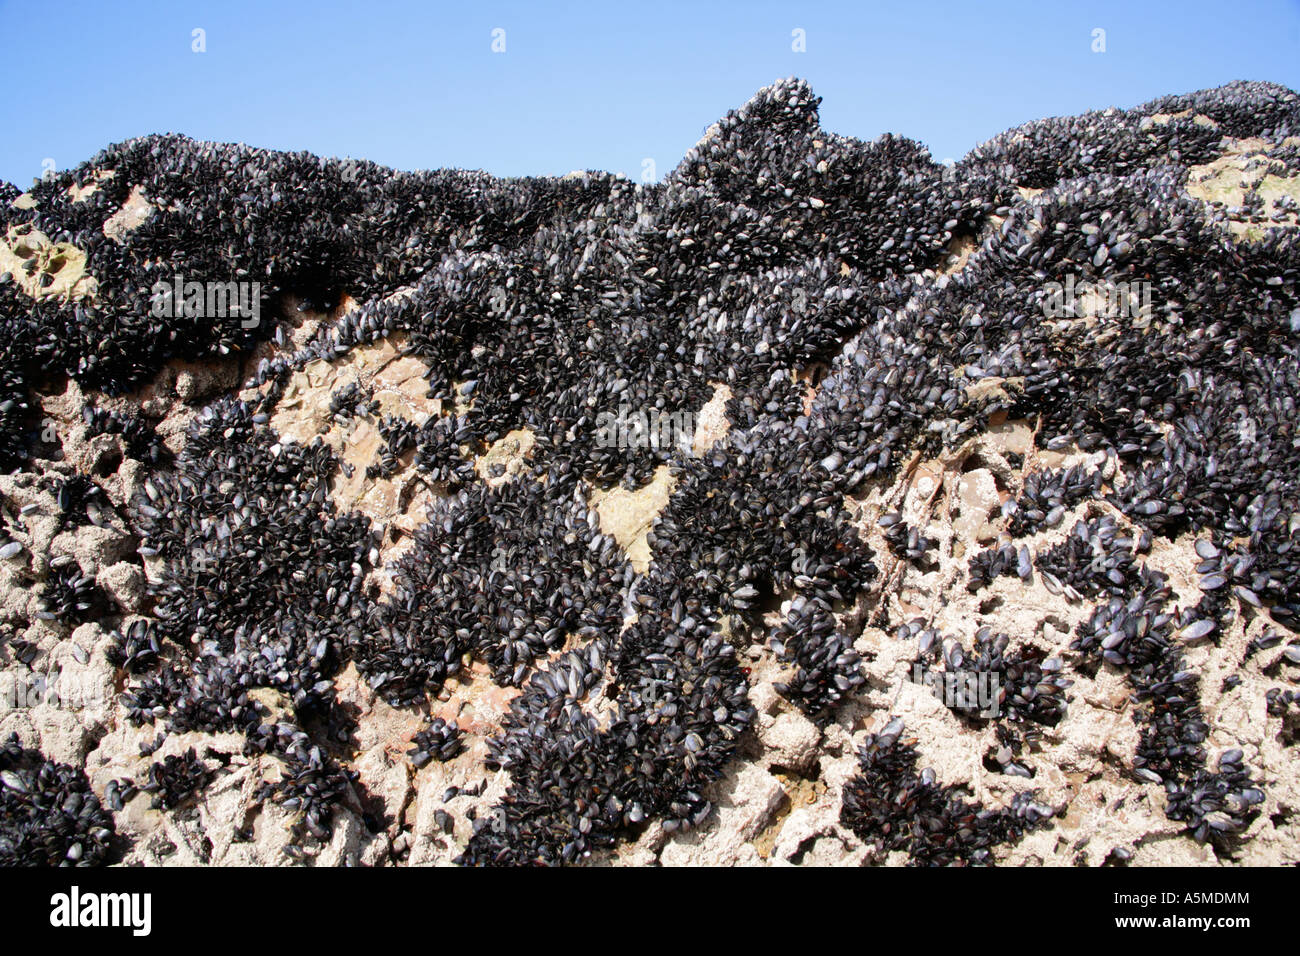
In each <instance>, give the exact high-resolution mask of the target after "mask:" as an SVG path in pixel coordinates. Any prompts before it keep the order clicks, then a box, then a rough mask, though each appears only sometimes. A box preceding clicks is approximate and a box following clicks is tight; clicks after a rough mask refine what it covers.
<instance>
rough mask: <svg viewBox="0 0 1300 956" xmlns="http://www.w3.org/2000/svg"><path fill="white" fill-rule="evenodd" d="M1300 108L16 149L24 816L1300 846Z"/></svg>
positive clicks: (263, 830)
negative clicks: (658, 133)
mask: <svg viewBox="0 0 1300 956" xmlns="http://www.w3.org/2000/svg"><path fill="white" fill-rule="evenodd" d="M1298 149H1300V101H1298V100H1297V97H1296V94H1294V93H1293V92H1291V91H1289V90H1285V89H1283V88H1280V87H1276V86H1272V85H1269V84H1233V85H1231V86H1229V87H1224V88H1222V89H1219V90H1211V91H1203V92H1201V93H1195V94H1187V95H1183V96H1171V97H1165V98H1162V99H1161V100H1158V101H1155V102H1153V103H1150V104H1146V105H1143V106H1140V107H1137V108H1135V109H1132V110H1128V111H1121V110H1107V111H1104V112H1099V113H1090V114H1087V115H1085V116H1082V117H1073V118H1064V119H1052V120H1043V121H1040V122H1037V123H1031V124H1027V125H1026V126H1024V127H1021V128H1019V129H1016V130H1012V131H1009V132H1007V133H1005V134H1003V135H1001V136H999V137H996V138H995V139H993V140H991V141H990V142H989V143H987V144H985V145H983V146H981V147H979V148H977V149H976V150H974V151H972V153H971V154H970V155H969V156H967V157H966V158H965V159H964V160H963V161H962V162H961V163H958V164H956V166H954V167H950V168H945V167H940V166H938V165H936V164H934V163H933V162H932V161H931V160H930V158H929V156H928V154H927V153H926V152H925V151H924V150H923V149H922V148H921V147H920V146H919V145H918V144H915V143H912V142H910V141H908V140H905V139H902V138H899V137H892V136H885V137H882V138H881V139H879V140H877V141H875V142H873V143H863V142H860V141H857V140H853V139H849V138H846V137H841V136H838V135H835V134H832V133H828V132H826V131H824V130H822V129H821V128H820V126H819V125H818V118H817V99H816V98H815V97H814V96H813V95H812V92H811V91H810V90H809V89H808V88H807V86H806V85H805V84H803V83H801V82H798V81H793V80H787V81H781V82H779V83H777V84H776V85H774V86H773V87H769V88H767V89H765V90H763V91H760V93H759V94H758V95H757V96H756V97H755V98H754V99H753V100H752V101H751V102H750V103H749V104H747V105H746V106H745V107H743V108H742V109H740V110H738V111H736V112H734V113H731V114H728V116H727V117H725V118H724V119H723V120H721V121H720V122H719V123H718V124H715V126H714V127H712V128H711V130H710V134H709V135H708V136H707V137H706V138H705V140H702V141H701V142H700V143H699V144H697V146H696V148H695V149H693V150H692V151H691V152H690V153H689V154H688V155H687V156H686V158H685V159H683V161H682V163H681V165H680V166H679V167H678V169H677V170H675V171H674V172H673V173H672V174H671V175H670V176H669V177H668V180H667V181H666V182H665V183H664V184H662V185H656V186H634V185H633V184H631V183H629V182H627V181H626V180H622V179H619V178H617V177H611V176H607V175H603V174H595V173H584V174H578V175H576V176H570V177H564V178H563V179H560V180H551V179H544V180H543V179H539V180H522V181H508V182H506V181H497V180H493V179H492V178H491V177H487V176H484V175H482V174H476V173H463V172H455V171H440V172H435V173H401V172H394V171H391V170H386V169H382V168H380V167H375V166H373V165H370V164H356V163H351V164H350V165H349V166H347V167H346V168H345V167H344V164H340V163H338V162H336V161H332V160H320V159H317V158H316V157H311V156H306V155H304V154H276V153H269V152H265V151H260V150H254V149H249V148H246V147H242V146H240V147H235V146H216V145H212V144H201V143H194V142H192V141H189V140H186V139H184V138H182V137H174V136H168V137H147V138H144V139H140V140H133V141H130V142H128V143H125V144H121V145H118V146H113V147H110V148H109V149H107V150H105V151H104V152H103V153H101V154H100V155H99V156H97V157H95V158H94V159H92V160H91V161H89V162H88V163H86V164H84V165H83V166H80V167H78V168H77V169H75V170H72V171H70V172H67V173H63V174H60V175H59V176H58V177H56V178H55V179H53V180H51V181H48V182H43V183H40V184H38V185H37V186H36V187H34V188H33V189H32V190H31V191H29V192H27V193H22V194H19V192H18V191H17V190H16V189H14V188H13V187H9V186H7V185H5V184H0V204H2V206H3V208H0V219H2V220H3V222H0V226H2V227H3V236H2V238H0V273H4V274H5V281H4V282H2V283H0V323H3V325H4V328H3V330H0V331H3V333H4V334H3V338H2V340H0V349H3V351H4V355H3V356H0V392H2V393H3V394H0V464H2V465H3V466H4V467H5V468H7V469H9V471H8V473H7V474H4V475H0V506H2V508H3V520H4V530H3V532H2V533H0V747H4V748H5V749H4V750H0V773H2V774H3V775H2V776H0V860H3V861H5V862H16V863H28V864H39V865H48V864H52V863H57V862H59V861H61V860H62V861H65V862H69V863H77V864H83V865H85V864H98V863H103V862H110V863H123V864H132V863H145V864H213V865H224V864H249V863H255V864H266V865H291V864H314V865H344V864H349V865H433V864H451V863H455V862H460V863H476V864H495V863H512V864H519V863H534V862H540V863H565V862H568V863H574V862H585V863H587V864H589V865H625V864H626V865H644V864H652V863H656V862H657V863H661V864H664V865H696V864H713V865H861V864H865V863H885V864H898V865H902V864H908V863H913V864H915V863H923V864H936V863H963V864H969V863H992V864H999V865H1008V864H1009V865H1044V864H1059V865H1123V864H1132V865H1155V864H1165V865H1167V864H1178V865H1201V864H1224V863H1236V864H1269V865H1274V864H1295V863H1297V862H1300V821H1298V820H1297V817H1296V813H1297V808H1300V773H1298V772H1297V768H1296V761H1295V753H1296V751H1295V746H1296V739H1297V727H1298V726H1300V702H1298V701H1297V697H1298V696H1300V695H1298V694H1297V687H1296V677H1297V674H1300V641H1298V640H1297V638H1296V628H1297V627H1298V626H1300V438H1297V435H1296V432H1295V422H1296V403H1297V400H1298V399H1300V367H1298V365H1297V345H1298V343H1300V287H1298V279H1300V272H1298V271H1297V266H1298V264H1300V255H1298V253H1297V249H1298V246H1297V240H1296V236H1295V226H1296V224H1297V211H1298V209H1300V207H1298V206H1297V200H1298V199H1300V186H1298V185H1297V184H1300V153H1298V152H1297V150H1298ZM176 275H181V276H182V278H183V279H184V281H196V282H200V283H205V284H209V285H210V284H212V283H227V282H237V283H239V282H244V283H252V282H257V283H258V284H259V285H258V288H257V289H255V290H253V295H254V297H255V299H254V301H255V302H256V303H257V305H258V315H259V316H260V318H259V319H258V320H257V321H256V322H253V323H251V324H249V323H248V321H247V319H248V316H247V315H239V314H232V313H229V312H228V311H226V310H222V311H220V312H219V314H218V313H214V312H213V311H212V310H211V308H210V305H211V300H210V299H208V300H206V301H204V302H201V303H199V307H198V309H197V311H198V312H199V314H197V315H188V316H187V315H184V314H181V315H177V314H174V313H173V314H166V313H165V312H163V311H161V310H159V309H158V308H156V306H157V303H158V296H157V291H156V287H155V283H163V284H164V286H167V285H170V284H171V283H172V281H173V277H174V276H176ZM1067 280H1069V286H1068V288H1069V289H1070V290H1071V291H1074V290H1076V289H1077V301H1078V308H1073V307H1071V308H1068V309H1064V310H1063V309H1061V308H1053V307H1052V306H1053V304H1054V299H1053V297H1054V296H1056V295H1060V293H1061V285H1062V284H1065V283H1066V281H1067ZM1119 283H1123V286H1122V287H1121V288H1119V289H1118V290H1116V289H1115V286H1116V285H1117V284H1119ZM209 294H210V293H209ZM1056 304H1058V305H1059V302H1057V303H1056ZM621 409H630V410H631V412H632V413H633V415H634V416H635V415H640V416H643V418H644V421H645V422H648V423H649V425H648V430H647V426H644V425H643V426H640V427H638V428H635V429H632V430H630V431H629V430H627V429H620V430H619V431H618V432H617V434H615V435H614V436H613V438H612V440H611V433H610V432H609V431H608V429H606V430H604V431H602V429H601V428H600V427H598V424H597V422H598V420H599V416H600V415H601V413H608V414H611V415H613V414H619V415H620V416H622V412H621ZM665 422H666V423H668V424H667V425H663V428H664V429H665V430H664V431H663V432H662V434H661V433H660V431H659V428H660V425H659V424H656V423H665ZM681 428H684V429H685V430H686V435H685V439H686V440H684V441H678V440H677V438H679V437H681V436H679V435H677V434H676V433H675V432H674V433H672V434H670V430H671V429H681ZM966 677H971V678H974V679H976V680H977V681H980V680H982V681H984V683H983V684H979V685H978V686H979V688H980V689H982V690H986V691H987V690H988V689H989V686H990V685H989V681H990V680H995V681H996V683H995V684H994V685H993V686H992V691H991V694H992V696H991V699H989V700H984V699H980V697H979V693H977V692H976V691H975V690H974V689H972V691H971V695H969V696H964V695H963V694H961V693H956V692H955V689H957V688H959V687H961V686H966V685H960V684H958V683H956V681H957V680H958V679H964V678H966ZM945 680H947V681H948V682H949V683H948V685H947V686H948V691H949V692H948V693H947V694H946V695H945V694H942V693H941V694H938V695H936V693H934V692H932V690H931V689H930V686H928V685H927V683H926V681H930V682H931V684H934V685H936V686H938V687H939V688H940V689H941V690H942V689H943V687H944V686H945V685H944V681H945ZM969 686H970V687H972V688H974V687H975V686H976V685H969ZM11 734H12V735H15V736H16V739H15V740H13V741H12V742H10V735H11ZM33 834H38V835H37V836H33Z"/></svg>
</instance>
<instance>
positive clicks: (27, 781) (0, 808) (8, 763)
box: [0, 735, 114, 866]
mask: <svg viewBox="0 0 1300 956" xmlns="http://www.w3.org/2000/svg"><path fill="white" fill-rule="evenodd" d="M113 832H114V826H113V817H112V814H110V813H109V812H108V811H107V810H106V809H105V808H104V807H102V806H101V805H100V802H99V798H98V797H97V796H95V793H94V791H92V790H91V789H90V782H89V781H88V780H87V779H86V775H85V773H83V772H82V771H81V770H79V769H77V768H76V767H72V766H69V765H68V764H65V763H56V762H55V761H53V760H46V759H45V757H44V756H43V755H42V754H41V753H40V751H38V750H28V749H24V748H23V747H22V746H21V745H20V744H19V742H18V737H17V735H13V736H11V737H10V738H9V739H8V740H7V741H6V742H5V745H4V747H2V748H0V866H33V865H35V866H96V865H98V864H101V863H103V862H105V860H106V859H107V858H108V856H109V854H110V851H111V850H112V842H113Z"/></svg>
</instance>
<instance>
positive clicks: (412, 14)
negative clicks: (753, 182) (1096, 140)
mask: <svg viewBox="0 0 1300 956" xmlns="http://www.w3.org/2000/svg"><path fill="white" fill-rule="evenodd" d="M195 28H201V29H202V30H204V31H205V39H206V47H207V49H206V52H204V53H195V52H193V51H192V49H191V47H192V42H193V41H192V31H193V30H194V29H195ZM496 28H501V29H503V30H504V31H505V46H506V49H505V52H504V53H493V52H492V42H493V36H492V31H493V30H494V29H496ZM1095 28H1101V29H1104V30H1105V31H1106V33H1105V41H1106V50H1105V52H1104V53H1094V52H1093V51H1092V45H1093V37H1092V31H1093V30H1094V29H1095ZM795 29H800V30H803V31H804V36H805V37H806V41H805V42H806V52H802V53H798V52H794V51H793V50H792V42H793V41H792V31H793V30H795ZM0 62H3V63H4V64H5V68H6V74H7V76H8V89H9V91H10V93H9V95H8V96H5V97H3V98H0V128H2V129H3V131H4V132H3V135H0V178H3V179H6V180H9V181H10V182H13V183H15V184H17V185H20V186H23V187H26V186H28V185H30V183H31V180H32V179H33V178H34V177H36V176H39V175H40V173H41V169H42V163H43V162H44V161H45V160H46V159H50V160H53V163H54V165H55V166H56V167H57V168H65V167H68V166H73V165H76V164H77V163H79V162H81V161H83V160H85V159H88V158H89V157H91V156H92V155H93V154H94V153H95V152H97V151H98V150H99V149H100V148H101V147H103V146H105V145H107V144H109V143H112V142H117V141H120V140H123V139H126V138H129V137H131V136H137V135H142V134H145V133H155V132H168V131H174V132H181V133H185V134H187V135H190V136H193V137H196V138H199V139H208V140H218V141H231V142H236V141H242V142H246V143H250V144H252V145H255V146H264V147H269V148H274V149H306V150H310V151H312V152H315V153H319V154H322V155H331V156H354V157H364V158H366V159H371V160H374V161H376V162H380V163H384V164H387V165H390V166H395V167H399V168H403V169H420V168H437V167H442V166H454V167H462V168H470V169H484V170H486V171H488V172H490V173H493V174H496V175H509V176H513V175H527V174H538V175H555V174H563V173H566V172H568V171H569V170H572V169H608V170H621V171H623V172H625V173H627V174H628V175H630V176H633V177H636V178H639V177H640V174H641V171H642V168H643V161H644V160H645V159H646V158H650V159H653V160H654V162H655V167H656V172H657V173H658V175H659V176H660V177H662V176H663V175H664V174H666V173H667V172H668V171H669V170H670V169H671V168H672V167H673V166H674V165H676V163H677V162H678V161H679V160H680V159H681V156H682V154H683V153H684V152H685V151H686V150H687V149H689V148H690V147H691V145H692V144H693V143H694V142H695V141H696V140H697V139H698V138H699V137H700V135H701V133H702V132H703V131H704V129H705V127H707V126H708V124H709V123H710V122H712V121H713V120H715V119H716V118H718V117H719V116H721V115H722V114H723V113H725V112H726V111H727V110H728V109H730V108H733V107H736V106H739V105H741V104H742V103H744V102H745V100H746V99H748V98H749V96H750V95H751V94H753V92H754V91H755V90H757V89H758V88H759V87H761V86H764V85H766V84H768V83H770V82H772V81H773V80H774V79H776V78H778V77H781V76H789V75H797V76H802V77H804V78H805V79H807V80H808V81H809V82H811V83H812V85H813V89H814V90H816V92H817V93H818V94H819V95H820V96H821V97H822V100H823V102H822V124H823V126H825V127H826V128H828V129H830V130H833V131H835V132H838V133H843V134H846V135H851V136H857V137H860V138H863V139H870V138H872V137H874V136H876V135H877V134H879V133H882V132H886V131H888V132H895V133H901V134H903V135H907V136H911V137H913V138H915V139H918V140H920V141H921V142H923V143H925V144H926V145H927V146H929V147H930V149H931V151H932V153H933V155H934V157H935V158H936V159H938V160H943V159H945V158H948V157H952V158H958V157H960V156H961V155H962V154H964V153H965V152H966V151H967V150H969V149H970V148H971V147H973V146H975V145H976V144H978V143H980V142H982V141H983V140H985V139H987V138H988V137H990V136H992V135H994V134H996V133H998V132H1000V131H1001V130H1003V129H1005V128H1007V127H1008V126H1013V125H1015V124H1018V123H1022V122H1025V121H1027V120H1030V119H1035V118H1038V117H1041V116H1049V115H1062V114H1070V113H1077V112H1081V111H1083V110H1086V109H1091V108H1103V107H1106V106H1111V105H1115V106H1134V105H1136V104H1138V103H1140V102H1143V101H1144V100H1147V99H1150V98H1152V97H1154V96H1158V95H1160V94H1163V93H1174V92H1186V91H1189V90H1194V89H1201V88H1204V87H1207V86H1216V85H1219V84H1221V83H1225V82H1228V81H1230V80H1233V79H1261V80H1271V81H1273V82H1277V83H1282V84H1285V85H1287V86H1290V87H1292V88H1300V0H1259V2H1254V0H1238V2H1233V3H1224V2H1222V0H1219V2H1214V3H1208V2H1205V3H1203V2H1197V0H1183V2H1176V3H1141V2H1133V0H1130V2H1118V3H1111V2H1089V3H1082V2H1080V3H1072V2H1059V3H1058V2H1054V0H1037V2H1025V3H1000V4H995V3H987V2H980V0H967V2H964V3H951V4H949V3H945V2H937V0H931V2H923V3H918V2H905V3H898V4H882V3H875V2H870V0H858V2H826V3H817V2H800V3H792V2H764V0H749V2H745V3H726V4H723V3H709V2H706V0H696V2H674V0H639V2H638V0H632V2H627V0H624V2H606V3H577V2H569V3H546V2H544V0H532V2H522V3H504V2H503V3H494V2H490V0H484V2H471V3H465V2H458V3H444V2H438V0H426V2H411V3H386V2H382V0H375V2H370V3H343V2H336V0H313V2H310V3H275V2H270V0H263V2H244V0H220V2H180V0H170V2H168V0H158V2H145V0H123V2H110V0H98V2H93V0H92V2H85V3H82V2H60V3H59V4H57V5H55V6H50V5H49V4H42V3H35V2H31V0H21V2H15V0H0Z"/></svg>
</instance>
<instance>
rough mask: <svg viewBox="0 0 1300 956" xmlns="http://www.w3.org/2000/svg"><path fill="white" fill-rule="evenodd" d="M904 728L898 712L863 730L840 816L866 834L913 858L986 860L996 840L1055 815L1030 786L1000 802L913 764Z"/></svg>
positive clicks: (945, 862) (881, 846) (964, 862)
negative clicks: (988, 802)
mask: <svg viewBox="0 0 1300 956" xmlns="http://www.w3.org/2000/svg"><path fill="white" fill-rule="evenodd" d="M903 731H904V727H903V721H902V720H901V719H900V718H898V717H895V718H894V719H893V720H891V721H890V722H889V723H887V724H886V725H885V726H884V728H883V729H882V730H881V731H880V733H878V734H868V735H867V738H866V740H865V741H863V744H862V746H861V748H860V749H859V751H858V760H859V763H860V764H861V767H862V773H861V775H859V776H857V777H854V778H853V779H852V780H850V781H849V783H848V784H847V785H846V786H845V788H844V808H843V811H842V812H841V814H840V819H841V821H842V822H843V823H844V825H845V826H847V827H848V828H849V829H851V830H852V831H853V832H854V833H855V834H857V835H858V837H859V838H861V839H862V840H863V842H865V843H867V844H869V845H871V846H874V847H876V848H877V849H878V850H880V851H882V852H885V853H890V852H894V851H902V852H904V853H906V854H907V856H908V862H909V863H911V864H912V865H915V866H952V865H957V866H978V865H986V864H989V863H992V862H993V856H992V849H993V847H995V846H999V845H1004V844H1008V843H1015V842H1016V841H1018V840H1019V839H1020V838H1021V837H1023V836H1024V835H1025V834H1026V833H1027V832H1029V831H1031V830H1034V829H1037V828H1039V827H1043V826H1046V825H1048V823H1049V822H1050V820H1051V818H1052V817H1053V816H1055V815H1056V812H1057V811H1056V808H1054V807H1050V806H1047V805H1045V804H1042V803H1040V802H1038V801H1037V800H1036V799H1035V794H1034V792H1033V791H1023V792H1021V793H1018V794H1017V795H1016V796H1015V797H1014V798H1013V800H1012V802H1011V805H1010V806H1008V807H1007V808H1006V809H1002V810H991V809H988V808H986V807H984V806H983V805H982V804H979V803H971V802H969V801H967V800H966V799H965V798H964V797H962V796H961V789H962V788H961V787H958V786H954V785H951V784H946V785H945V784H940V783H938V782H937V780H936V779H935V774H934V771H933V770H930V769H923V770H921V771H919V772H918V771H917V769H916V764H917V757H918V755H917V751H916V747H915V746H914V745H913V744H912V743H908V742H907V741H905V740H903V738H902V735H903Z"/></svg>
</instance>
